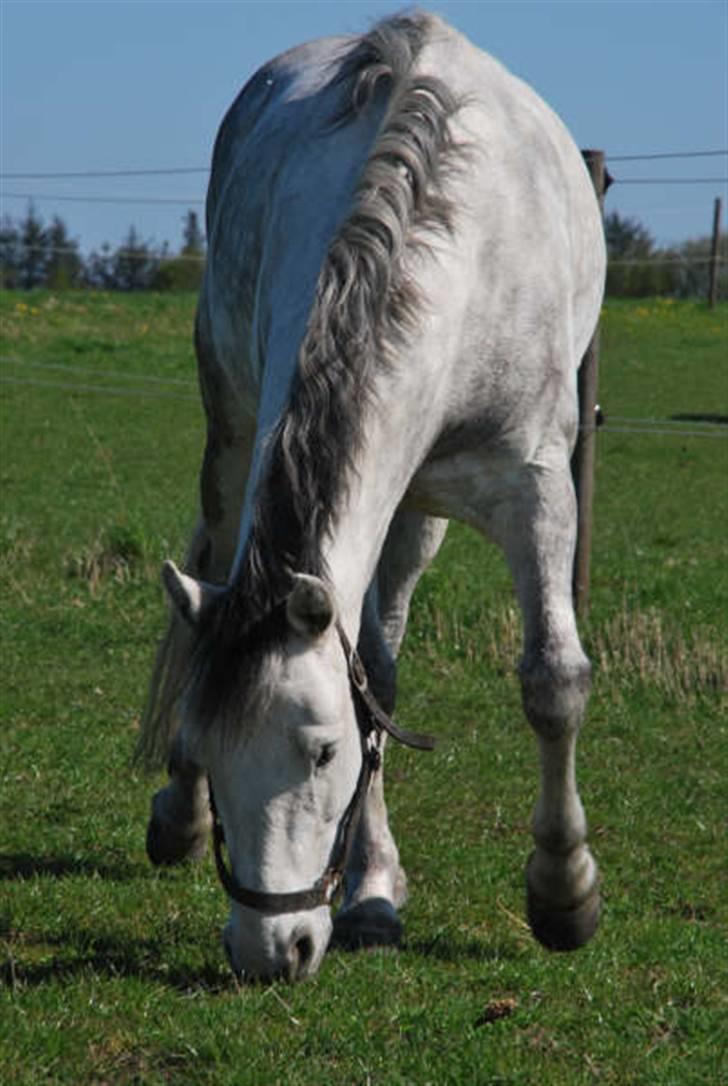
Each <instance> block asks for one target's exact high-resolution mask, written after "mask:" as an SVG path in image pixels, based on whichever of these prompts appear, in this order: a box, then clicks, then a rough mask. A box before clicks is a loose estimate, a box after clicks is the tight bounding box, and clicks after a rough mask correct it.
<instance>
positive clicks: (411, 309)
mask: <svg viewBox="0 0 728 1086" xmlns="http://www.w3.org/2000/svg"><path fill="white" fill-rule="evenodd" d="M433 25H437V23H436V21H435V20H433V19H432V18H431V17H430V16H428V15H426V14H422V13H415V14H413V15H406V16H398V17H394V18H391V19H387V20H385V21H384V22H382V23H380V24H378V25H377V26H375V27H374V28H373V29H372V30H371V32H370V33H368V34H367V35H365V36H363V37H361V38H359V39H356V40H355V43H354V44H353V45H352V48H351V50H350V51H349V52H348V53H347V54H346V55H345V56H344V58H343V60H342V63H341V65H340V67H339V69H338V71H337V73H336V75H335V76H334V77H333V80H332V83H334V84H336V85H337V90H338V91H339V93H338V94H337V95H334V96H333V97H334V99H336V98H338V99H339V100H341V99H342V95H344V100H345V101H346V103H347V104H346V106H345V108H344V109H343V110H340V111H339V113H338V114H337V115H335V116H333V117H332V118H331V119H330V122H329V123H330V126H331V127H332V128H335V127H338V126H343V125H346V124H347V123H350V122H351V120H352V119H353V118H354V117H355V116H356V115H357V114H358V113H359V112H361V111H362V110H365V109H366V108H367V106H368V105H369V103H370V102H372V100H373V98H374V96H375V94H378V93H381V91H382V89H384V91H385V93H386V94H387V108H386V111H385V114H384V117H383V120H382V122H381V126H380V129H379V132H378V134H377V136H376V139H375V141H374V144H373V147H372V149H371V151H370V153H369V156H368V158H367V161H366V163H365V165H364V168H363V170H362V173H361V175H360V178H359V182H358V185H357V188H356V191H355V196H354V200H353V204H352V207H351V210H350V212H349V214H348V216H347V217H346V219H345V220H344V222H343V223H342V224H341V225H340V227H339V228H338V230H337V232H336V234H335V236H334V237H333V239H332V241H331V243H330V244H329V247H328V251H327V253H326V256H325V258H324V261H323V264H322V267H321V270H320V273H319V277H318V281H317V285H316V292H315V299H314V303H313V306H312V309H311V312H310V315H309V319H308V324H307V327H306V331H305V334H304V337H303V340H302V342H301V345H300V348H299V352H298V363H297V368H296V372H295V375H294V378H293V383H292V386H291V390H290V397H289V401H288V404H287V407H286V409H285V412H284V413H283V415H282V417H281V419H280V420H279V422H278V425H277V427H276V428H275V430H274V432H273V434H272V435H271V436H270V439H269V442H268V447H267V458H266V468H265V470H264V472H263V475H262V478H261V483H260V485H259V489H258V492H257V494H256V500H255V510H254V516H253V522H252V526H251V530H250V534H249V537H248V540H247V544H246V549H245V552H244V556H243V559H242V561H241V562H240V563H239V566H238V571H237V573H236V576H235V578H234V580H233V581H232V582H231V583H230V585H229V586H228V588H227V590H226V592H225V593H224V594H222V595H221V597H220V599H219V601H218V603H217V604H216V605H215V606H214V607H213V608H212V609H211V610H210V612H209V613H208V614H207V615H206V616H205V620H204V623H203V625H202V627H201V629H200V631H199V635H198V637H197V638H196V642H197V643H196V648H195V651H194V676H193V681H192V683H191V687H192V689H193V694H194V699H195V704H196V715H197V717H198V719H202V720H210V719H212V718H213V717H214V718H218V717H219V716H220V714H221V713H222V714H223V715H227V714H226V713H225V709H226V706H230V707H232V706H233V705H235V706H236V712H235V716H237V717H239V716H240V710H241V706H240V698H241V695H244V691H245V690H246V688H247V689H250V686H251V682H250V680H251V675H250V671H251V668H254V667H255V666H256V663H255V661H256V659H259V658H260V655H261V650H262V649H270V648H271V647H272V646H274V645H275V643H276V642H279V643H280V642H281V641H282V639H283V638H284V636H285V632H286V630H285V616H284V611H285V608H284V606H283V601H284V600H285V598H286V596H287V595H288V592H289V590H290V586H291V574H292V573H293V572H305V573H309V574H315V575H317V576H320V577H324V578H325V577H326V572H327V571H326V569H325V568H324V561H323V558H322V553H321V543H322V540H323V539H324V538H325V536H326V534H327V532H329V531H330V530H331V529H332V527H333V525H334V523H335V520H336V514H337V509H338V508H340V505H341V502H342V499H343V498H344V496H345V494H346V487H347V480H349V479H350V478H351V477H352V473H353V472H354V470H355V463H356V457H357V453H358V451H359V450H360V448H361V443H362V438H363V431H364V420H365V417H366V405H367V403H369V402H371V400H372V398H373V395H374V384H375V377H376V374H377V371H378V370H379V369H380V368H381V367H382V366H386V365H387V364H388V359H389V358H391V356H392V348H393V347H395V346H396V345H397V343H399V342H401V341H402V339H403V338H404V337H406V335H407V333H408V330H409V329H410V328H411V327H412V324H413V321H414V319H415V317H416V315H417V313H418V312H419V309H420V307H421V305H422V304H423V302H422V299H421V298H420V296H419V292H418V290H417V286H416V284H415V283H414V282H413V280H412V278H411V277H410V276H409V275H408V273H407V260H406V258H407V256H408V254H409V253H410V252H411V251H412V250H413V249H415V248H420V247H422V246H424V245H426V242H425V240H424V238H425V236H426V233H427V234H429V235H430V236H431V235H432V232H433V231H434V232H438V231H439V232H443V231H445V232H447V231H449V230H450V229H451V219H452V205H451V203H450V201H449V200H448V198H447V192H446V181H447V177H448V172H449V169H450V167H451V166H452V163H453V159H454V156H455V153H456V147H455V145H454V143H453V140H452V137H451V134H450V130H449V119H450V117H451V116H452V114H453V113H454V112H455V110H456V108H457V105H458V103H457V102H456V100H455V98H454V96H453V95H452V93H451V92H450V91H449V90H448V88H447V87H446V86H445V84H444V83H443V82H442V81H441V80H439V79H437V78H434V77H432V76H427V75H422V74H419V73H417V72H415V71H414V68H415V62H416V59H417V57H418V55H419V53H420V51H421V49H422V47H423V45H424V43H425V41H426V40H427V36H428V32H429V31H430V29H431V28H432V27H433Z"/></svg>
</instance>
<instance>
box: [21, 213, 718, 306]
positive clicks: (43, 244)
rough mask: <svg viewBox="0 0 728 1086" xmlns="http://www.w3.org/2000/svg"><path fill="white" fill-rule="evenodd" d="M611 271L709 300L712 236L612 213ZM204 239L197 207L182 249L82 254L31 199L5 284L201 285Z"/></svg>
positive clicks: (625, 287) (618, 293) (621, 286)
mask: <svg viewBox="0 0 728 1086" xmlns="http://www.w3.org/2000/svg"><path fill="white" fill-rule="evenodd" d="M604 225H605V232H606V239H607V251H608V253H609V270H608V273H607V294H608V295H611V296H613V297H633V298H639V297H647V296H650V295H668V296H671V297H677V298H690V297H702V298H704V297H706V294H707V290H708V276H709V263H708V262H709V257H710V246H711V241H710V238H708V237H705V238H698V239H696V240H693V241H686V242H683V243H682V244H681V245H678V246H675V247H673V248H667V249H665V248H659V247H658V246H657V245H656V244H655V241H654V239H653V238H652V236H651V235H650V233H649V231H648V230H646V229H645V227H644V226H643V225H642V224H641V223H640V222H639V221H638V220H636V219H630V218H626V217H623V216H621V215H619V214H618V212H616V211H613V212H611V213H610V214H609V215H607V217H606V219H605V223H604ZM720 248H721V251H720V268H721V271H720V276H719V284H718V296H719V297H720V298H728V264H727V258H728V244H727V243H726V237H725V235H724V236H723V238H722V239H721V243H720ZM204 252H205V239H204V235H203V233H202V230H201V228H200V224H199V221H198V216H197V213H196V212H195V211H188V212H187V213H186V215H185V217H184V226H183V231H182V246H181V248H180V250H179V251H178V252H177V253H173V252H171V251H170V250H169V248H168V246H167V245H166V244H165V246H164V248H163V249H162V251H161V252H155V251H154V250H153V249H152V248H151V246H150V245H149V243H148V242H145V241H144V240H143V239H142V238H141V237H140V235H139V234H138V232H137V230H136V229H135V227H133V226H131V227H130V228H129V232H128V233H127V236H126V238H125V239H124V241H123V242H122V244H121V245H120V246H119V247H118V248H116V249H112V247H111V246H110V245H108V244H104V245H102V246H101V247H100V249H99V250H98V251H96V250H95V251H93V252H92V253H90V255H89V256H87V257H83V256H82V254H81V252H80V250H79V244H78V242H77V241H75V240H74V239H73V238H71V236H70V235H69V232H68V228H67V227H66V224H65V223H64V222H63V220H62V219H61V218H59V217H58V216H55V217H54V218H53V219H52V220H51V222H50V224H49V225H46V224H45V223H44V222H43V220H42V219H41V217H40V216H39V215H38V213H37V212H36V210H35V208H34V206H33V205H32V204H31V205H30V206H29V207H28V210H27V213H26V215H25V217H24V218H23V219H21V220H20V221H19V222H17V223H16V222H14V221H13V220H12V219H11V218H9V217H8V216H5V218H4V219H3V220H2V223H1V224H0V288H4V289H6V290H32V289H33V288H35V287H47V288H50V289H52V290H64V289H71V288H80V287H86V288H89V287H90V288H92V289H97V290H123V291H133V290H193V291H194V290H197V289H199V286H200V281H201V278H202V268H203V257H204Z"/></svg>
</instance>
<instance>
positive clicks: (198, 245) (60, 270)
mask: <svg viewBox="0 0 728 1086" xmlns="http://www.w3.org/2000/svg"><path fill="white" fill-rule="evenodd" d="M204 253H205V238H204V235H203V233H202V230H201V228H200V224H199V220H198V216H197V212H195V211H188V212H187V213H186V215H185V217H184V225H183V231H182V246H181V248H180V250H179V252H177V253H173V252H172V251H171V250H170V249H169V247H168V246H167V244H166V243H165V245H164V247H163V248H162V250H161V252H155V251H154V250H153V249H152V247H151V245H150V244H149V242H146V241H144V240H143V239H142V238H141V236H140V235H139V233H138V232H137V230H136V228H135V227H134V226H130V227H129V231H128V233H127V235H126V237H125V238H124V240H123V242H122V243H121V245H120V246H119V247H118V248H116V249H114V248H112V247H111V245H109V244H108V243H105V244H103V245H102V246H101V247H100V248H99V249H98V250H94V251H93V252H91V253H90V254H89V255H88V256H87V257H84V256H83V255H82V254H81V252H80V249H79V243H78V241H76V240H75V239H74V238H72V237H71V236H70V234H69V232H68V227H67V226H66V224H65V222H64V221H63V219H61V218H59V217H58V216H57V215H56V216H54V218H53V219H52V220H51V222H50V224H48V225H46V223H45V222H44V221H43V219H42V218H41V217H40V215H39V214H38V213H37V211H36V209H35V207H34V206H33V204H30V205H29V207H28V210H27V212H26V214H25V217H24V218H22V219H21V220H20V221H19V222H14V221H13V220H12V219H11V218H10V217H9V216H7V215H6V216H5V217H4V218H3V220H2V223H0V287H2V288H3V289H5V290H33V289H35V288H36V287H46V288H48V289H51V290H70V289H74V288H91V289H96V290H123V291H134V290H197V289H198V288H199V286H200V282H201V279H202V269H203V262H204V261H203V258H204Z"/></svg>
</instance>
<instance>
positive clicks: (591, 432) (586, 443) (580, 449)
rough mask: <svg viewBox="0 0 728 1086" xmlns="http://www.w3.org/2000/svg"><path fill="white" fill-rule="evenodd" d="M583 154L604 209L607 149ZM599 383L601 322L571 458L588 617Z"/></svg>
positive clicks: (581, 593) (577, 587) (581, 592)
mask: <svg viewBox="0 0 728 1086" xmlns="http://www.w3.org/2000/svg"><path fill="white" fill-rule="evenodd" d="M582 154H583V156H584V161H585V162H586V166H587V169H588V170H589V174H590V176H591V179H592V182H593V183H594V189H595V192H596V194H597V199H598V201H599V206H600V208H601V207H602V206H603V204H604V194H605V193H606V191H607V188H608V187H609V184H610V181H611V178H610V177H609V174H608V173H607V170H606V168H605V164H604V152H603V151H582ZM598 382H599V326H598V325H597V328H596V330H595V332H594V335H593V336H592V340H591V343H590V344H589V346H588V347H587V349H586V353H585V355H584V358H583V359H582V363H581V369H580V370H579V436H578V438H577V441H576V447H575V449H574V455H573V457H572V460H571V470H572V474H573V477H574V488H575V490H576V504H577V536H576V554H575V556H574V572H573V593H574V604H575V606H576V613H577V615H579V617H580V618H585V617H586V616H587V614H588V613H589V588H590V572H589V567H590V563H591V541H592V504H593V498H594V457H595V451H596V448H595V446H596V406H597V386H598Z"/></svg>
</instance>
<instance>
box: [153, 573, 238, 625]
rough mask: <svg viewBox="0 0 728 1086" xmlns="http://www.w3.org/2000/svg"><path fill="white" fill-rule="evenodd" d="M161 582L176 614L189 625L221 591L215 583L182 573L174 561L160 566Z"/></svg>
mask: <svg viewBox="0 0 728 1086" xmlns="http://www.w3.org/2000/svg"><path fill="white" fill-rule="evenodd" d="M162 582H163V584H164V587H165V588H166V589H167V595H168V596H169V598H170V600H171V601H172V603H173V605H174V607H175V610H176V611H177V614H178V615H179V616H180V618H183V619H184V620H185V622H188V623H189V624H190V626H195V625H196V624H197V623H198V622H199V620H200V618H201V616H202V615H203V614H204V612H205V611H206V610H207V608H208V607H209V606H210V604H211V603H212V602H213V601H214V600H215V599H216V598H217V597H218V596H219V595H220V593H221V592H222V591H223V589H222V588H220V587H218V586H217V585H212V584H207V582H206V581H197V580H195V578H194V577H190V576H189V574H188V573H182V571H181V570H179V569H177V566H176V565H175V564H174V562H165V563H164V565H163V566H162Z"/></svg>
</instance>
